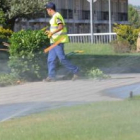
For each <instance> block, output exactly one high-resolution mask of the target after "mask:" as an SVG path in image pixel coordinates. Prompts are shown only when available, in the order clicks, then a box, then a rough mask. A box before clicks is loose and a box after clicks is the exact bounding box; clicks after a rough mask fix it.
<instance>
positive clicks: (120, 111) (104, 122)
mask: <svg viewBox="0 0 140 140" xmlns="http://www.w3.org/2000/svg"><path fill="white" fill-rule="evenodd" d="M139 106H140V101H139V99H138V100H126V101H117V102H96V103H92V104H87V105H80V106H74V107H69V108H61V109H58V110H51V111H49V112H45V113H42V114H36V115H32V116H28V117H23V118H20V119H14V120H11V121H7V122H3V123H1V124H0V140H139V139H140V133H139V131H140V107H139Z"/></svg>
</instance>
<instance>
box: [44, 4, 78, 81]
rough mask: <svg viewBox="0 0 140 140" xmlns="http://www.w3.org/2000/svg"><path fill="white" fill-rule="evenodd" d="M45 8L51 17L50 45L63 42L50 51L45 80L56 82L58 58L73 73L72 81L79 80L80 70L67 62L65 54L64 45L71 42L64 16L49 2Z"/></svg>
mask: <svg viewBox="0 0 140 140" xmlns="http://www.w3.org/2000/svg"><path fill="white" fill-rule="evenodd" d="M45 8H46V11H47V13H48V15H49V16H50V17H51V19H50V30H49V31H46V33H47V35H48V38H50V43H51V44H53V43H55V42H56V41H58V40H61V43H60V44H58V45H57V46H56V47H54V48H53V49H51V50H50V51H49V54H48V60H47V65H48V77H47V78H46V79H45V81H46V82H52V81H55V68H56V58H57V57H58V58H59V60H60V62H61V64H62V65H63V66H64V67H65V68H67V69H68V70H69V71H71V72H72V73H73V78H72V80H76V79H77V78H78V75H77V74H78V72H79V68H78V67H77V66H74V65H73V64H71V63H70V61H68V60H67V58H66V56H65V52H64V43H67V42H69V38H68V35H67V29H66V25H65V21H64V19H63V17H62V15H61V14H60V13H58V12H56V7H55V4H54V3H52V2H48V3H47V4H46V5H45Z"/></svg>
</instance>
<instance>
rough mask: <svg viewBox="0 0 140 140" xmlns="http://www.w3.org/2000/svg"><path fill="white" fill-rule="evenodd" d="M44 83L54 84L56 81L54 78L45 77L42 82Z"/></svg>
mask: <svg viewBox="0 0 140 140" xmlns="http://www.w3.org/2000/svg"><path fill="white" fill-rule="evenodd" d="M43 81H44V82H55V81H56V80H55V79H54V78H50V77H47V78H46V79H44V80H43Z"/></svg>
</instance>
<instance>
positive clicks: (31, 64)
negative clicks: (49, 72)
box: [9, 30, 49, 81]
mask: <svg viewBox="0 0 140 140" xmlns="http://www.w3.org/2000/svg"><path fill="white" fill-rule="evenodd" d="M10 43H11V45H10V49H9V53H10V57H9V59H10V61H9V66H10V68H11V71H12V73H16V74H18V75H19V76H20V77H21V78H24V79H25V80H28V81H33V80H39V79H41V78H43V77H44V76H45V74H46V56H45V54H44V53H43V50H44V47H46V46H49V39H48V38H47V36H46V35H45V34H44V32H43V31H41V30H34V31H32V30H27V31H23V30H22V31H19V32H16V33H13V35H12V36H11V38H10Z"/></svg>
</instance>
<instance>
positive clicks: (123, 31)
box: [114, 24, 140, 50]
mask: <svg viewBox="0 0 140 140" xmlns="http://www.w3.org/2000/svg"><path fill="white" fill-rule="evenodd" d="M114 32H116V33H117V41H121V42H123V43H124V41H125V43H126V42H128V44H130V50H136V42H137V38H138V33H139V32H140V29H135V28H134V27H132V26H130V25H118V24H116V25H115V27H114Z"/></svg>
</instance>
